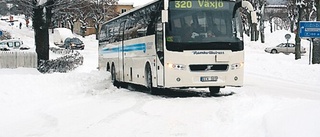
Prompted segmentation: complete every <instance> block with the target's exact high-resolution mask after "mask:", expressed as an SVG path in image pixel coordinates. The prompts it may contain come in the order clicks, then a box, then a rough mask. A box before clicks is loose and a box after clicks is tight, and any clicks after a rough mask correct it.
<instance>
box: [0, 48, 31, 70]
mask: <svg viewBox="0 0 320 137" xmlns="http://www.w3.org/2000/svg"><path fill="white" fill-rule="evenodd" d="M18 67H25V68H36V67H37V53H36V52H30V51H0V68H18Z"/></svg>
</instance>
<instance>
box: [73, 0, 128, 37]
mask: <svg viewBox="0 0 320 137" xmlns="http://www.w3.org/2000/svg"><path fill="white" fill-rule="evenodd" d="M131 9H133V3H118V4H117V5H115V11H116V13H117V14H118V15H119V14H121V13H124V12H127V11H129V10H131ZM86 23H87V27H86V32H85V36H88V35H91V34H95V33H96V30H95V28H94V25H95V24H94V23H95V22H94V21H93V20H92V19H91V18H88V19H87V20H86ZM81 26H82V23H81V22H80V21H77V22H75V23H74V29H73V32H74V33H76V34H79V35H82V34H81V33H82V31H81Z"/></svg>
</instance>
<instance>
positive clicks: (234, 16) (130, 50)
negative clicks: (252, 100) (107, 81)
mask: <svg viewBox="0 0 320 137" xmlns="http://www.w3.org/2000/svg"><path fill="white" fill-rule="evenodd" d="M240 7H245V9H249V10H251V11H252V14H251V16H252V18H253V19H255V13H254V12H253V8H252V5H251V4H250V3H249V2H247V1H238V2H235V1H233V0H228V1H226V0H155V1H153V2H150V3H149V4H146V5H145V6H141V7H138V8H135V9H133V10H131V11H128V12H126V13H123V14H121V15H120V16H118V17H116V18H114V19H111V20H110V21H108V22H107V23H105V24H103V25H102V27H101V31H100V34H99V66H98V68H99V69H100V70H101V71H109V72H111V78H112V81H113V83H114V84H115V83H117V82H123V83H132V84H138V85H143V86H145V87H147V89H148V92H149V93H150V94H153V93H154V92H155V90H154V89H155V88H209V91H210V94H211V95H212V94H216V93H219V92H220V88H223V87H225V86H234V87H241V86H242V85H243V73H244V70H243V63H244V42H243V35H242V34H243V31H242V21H241V16H240V11H239V10H240Z"/></svg>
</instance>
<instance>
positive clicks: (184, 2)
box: [170, 0, 230, 9]
mask: <svg viewBox="0 0 320 137" xmlns="http://www.w3.org/2000/svg"><path fill="white" fill-rule="evenodd" d="M229 6H230V2H227V1H222V0H176V1H171V2H170V9H195V8H196V9H199V8H201V9H229Z"/></svg>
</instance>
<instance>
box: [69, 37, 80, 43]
mask: <svg viewBox="0 0 320 137" xmlns="http://www.w3.org/2000/svg"><path fill="white" fill-rule="evenodd" d="M70 42H72V43H74V44H82V41H81V40H80V39H78V38H73V39H71V40H70Z"/></svg>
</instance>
